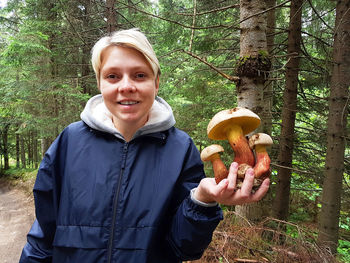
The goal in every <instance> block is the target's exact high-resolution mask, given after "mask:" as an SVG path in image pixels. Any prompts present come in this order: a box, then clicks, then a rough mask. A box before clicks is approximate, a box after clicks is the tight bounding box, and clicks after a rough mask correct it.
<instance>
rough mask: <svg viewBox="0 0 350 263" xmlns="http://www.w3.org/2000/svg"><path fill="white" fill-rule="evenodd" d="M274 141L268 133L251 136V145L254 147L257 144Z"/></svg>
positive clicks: (268, 143) (267, 143) (269, 143)
mask: <svg viewBox="0 0 350 263" xmlns="http://www.w3.org/2000/svg"><path fill="white" fill-rule="evenodd" d="M271 144H273V141H272V139H271V137H270V135H268V134H266V133H256V134H254V135H252V136H251V137H250V138H249V147H250V148H251V149H253V148H254V146H255V145H266V146H268V145H271Z"/></svg>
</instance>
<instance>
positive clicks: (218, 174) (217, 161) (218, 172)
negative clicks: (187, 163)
mask: <svg viewBox="0 0 350 263" xmlns="http://www.w3.org/2000/svg"><path fill="white" fill-rule="evenodd" d="M211 163H212V165H213V170H214V176H215V182H216V183H217V184H218V183H220V181H221V180H222V179H225V178H226V177H227V176H228V170H227V168H226V166H225V164H224V163H223V161H222V160H221V158H220V154H218V153H215V154H213V156H212V157H211Z"/></svg>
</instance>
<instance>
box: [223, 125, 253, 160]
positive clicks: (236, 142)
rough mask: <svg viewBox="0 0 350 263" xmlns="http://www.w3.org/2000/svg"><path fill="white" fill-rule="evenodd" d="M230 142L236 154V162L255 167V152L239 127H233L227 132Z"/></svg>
mask: <svg viewBox="0 0 350 263" xmlns="http://www.w3.org/2000/svg"><path fill="white" fill-rule="evenodd" d="M226 134H227V138H228V141H229V143H230V145H231V147H232V149H233V151H234V153H235V158H234V159H233V161H234V162H237V163H238V164H243V163H246V164H248V165H250V166H252V167H253V166H254V164H255V158H254V154H253V151H252V150H251V149H250V147H249V144H248V140H247V139H246V137H245V136H244V135H243V130H242V128H241V126H239V125H231V126H230V127H229V128H228V129H227V131H226Z"/></svg>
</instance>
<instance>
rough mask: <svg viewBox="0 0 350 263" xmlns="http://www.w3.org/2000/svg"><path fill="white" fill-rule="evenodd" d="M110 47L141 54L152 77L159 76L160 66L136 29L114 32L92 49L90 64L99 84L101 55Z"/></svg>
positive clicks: (150, 46)
mask: <svg viewBox="0 0 350 263" xmlns="http://www.w3.org/2000/svg"><path fill="white" fill-rule="evenodd" d="M110 46H125V47H130V48H134V49H136V50H138V51H139V52H141V53H142V54H143V55H144V56H145V58H146V60H147V61H148V62H149V64H150V66H151V67H152V70H153V73H154V76H155V77H157V76H158V75H160V66H159V61H158V59H157V56H156V53H155V52H154V50H153V48H152V45H151V44H150V42H149V41H148V39H147V37H146V36H145V35H144V34H143V33H141V32H140V31H139V29H137V28H133V29H127V30H121V31H116V32H114V33H112V34H111V35H110V36H105V37H102V38H101V39H100V40H98V41H97V42H96V44H95V45H94V47H93V48H92V55H91V63H92V67H93V69H94V71H95V75H96V79H97V82H98V83H99V78H100V70H101V62H102V61H101V54H102V52H103V51H104V50H105V49H106V48H107V47H110Z"/></svg>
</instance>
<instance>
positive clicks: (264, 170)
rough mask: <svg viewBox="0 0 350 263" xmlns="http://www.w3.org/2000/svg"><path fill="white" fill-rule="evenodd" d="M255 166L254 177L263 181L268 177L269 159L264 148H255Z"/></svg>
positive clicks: (260, 146) (257, 146) (259, 146)
mask: <svg viewBox="0 0 350 263" xmlns="http://www.w3.org/2000/svg"><path fill="white" fill-rule="evenodd" d="M255 155H256V164H255V166H254V173H255V177H256V178H259V179H264V178H266V177H269V176H270V173H271V171H270V163H271V160H270V157H269V155H268V153H267V151H266V148H265V146H262V145H256V146H255Z"/></svg>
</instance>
